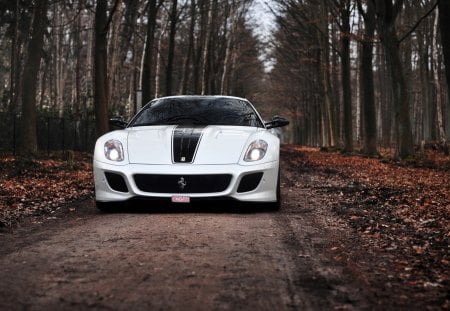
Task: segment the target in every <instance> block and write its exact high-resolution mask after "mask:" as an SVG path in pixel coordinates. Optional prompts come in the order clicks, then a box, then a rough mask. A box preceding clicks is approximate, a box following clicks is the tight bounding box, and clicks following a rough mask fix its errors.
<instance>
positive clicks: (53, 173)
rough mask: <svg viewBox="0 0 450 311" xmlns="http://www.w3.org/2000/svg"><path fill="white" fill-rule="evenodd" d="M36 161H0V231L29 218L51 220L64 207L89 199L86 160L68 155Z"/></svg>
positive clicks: (91, 188) (82, 155)
mask: <svg viewBox="0 0 450 311" xmlns="http://www.w3.org/2000/svg"><path fill="white" fill-rule="evenodd" d="M58 158H61V156H60V157H54V158H51V159H38V160H18V159H15V158H14V157H11V156H9V157H1V158H0V230H7V229H10V228H12V227H14V226H16V225H17V223H19V222H20V221H21V220H22V219H24V218H29V217H28V216H36V217H35V218H36V219H34V220H33V221H39V220H38V219H37V218H39V217H40V218H42V217H44V218H51V217H52V214H53V213H55V212H56V211H57V210H58V209H60V208H61V207H62V206H64V205H67V204H66V203H69V202H73V201H75V200H78V199H81V198H83V197H86V196H90V195H92V191H93V181H92V173H91V171H92V165H91V160H90V158H89V156H87V155H85V154H75V156H73V154H72V153H71V154H70V156H69V159H67V160H61V159H58Z"/></svg>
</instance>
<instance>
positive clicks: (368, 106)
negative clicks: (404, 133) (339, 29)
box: [358, 0, 377, 155]
mask: <svg viewBox="0 0 450 311" xmlns="http://www.w3.org/2000/svg"><path fill="white" fill-rule="evenodd" d="M358 8H359V12H360V14H361V15H362V16H363V19H364V26H365V27H364V29H365V33H364V38H363V40H362V41H361V45H362V51H361V87H362V98H361V101H362V102H363V107H364V108H363V118H364V122H363V124H364V139H363V141H364V146H363V152H364V153H365V154H367V155H375V154H377V120H376V108H375V90H374V79H373V69H372V68H373V43H372V42H373V39H374V33H375V27H376V20H375V7H374V6H373V3H372V2H371V1H368V2H367V7H366V11H365V12H364V11H363V8H362V5H361V0H358Z"/></svg>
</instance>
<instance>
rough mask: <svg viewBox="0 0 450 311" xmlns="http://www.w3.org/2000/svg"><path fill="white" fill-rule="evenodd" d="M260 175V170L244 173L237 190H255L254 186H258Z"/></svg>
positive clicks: (240, 191)
mask: <svg viewBox="0 0 450 311" xmlns="http://www.w3.org/2000/svg"><path fill="white" fill-rule="evenodd" d="M262 176H263V173H262V172H261V173H253V174H248V175H245V176H244V177H242V179H241V182H240V183H239V187H238V190H237V192H239V193H242V192H249V191H253V190H255V189H256V187H258V185H259V183H260V181H261V178H262Z"/></svg>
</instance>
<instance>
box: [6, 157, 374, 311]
mask: <svg viewBox="0 0 450 311" xmlns="http://www.w3.org/2000/svg"><path fill="white" fill-rule="evenodd" d="M284 167H286V168H285V169H284V172H283V173H284V174H283V179H282V185H283V187H282V192H283V195H284V198H283V202H284V203H283V207H282V209H281V211H279V212H270V211H265V210H261V209H259V208H258V206H254V207H252V208H249V207H245V206H243V207H233V208H232V209H230V204H232V203H227V204H226V205H222V206H219V207H217V206H213V205H208V204H203V205H201V206H185V205H183V206H175V207H174V206H159V207H158V208H156V209H155V206H140V207H136V208H133V210H132V211H128V210H121V211H119V212H116V213H110V214H105V213H101V212H98V211H97V210H96V209H95V208H94V206H93V202H92V201H91V200H85V201H81V202H78V203H76V204H75V205H74V208H75V211H74V212H72V213H64V214H61V215H58V217H54V218H56V219H53V218H51V219H49V220H47V221H45V223H44V224H42V225H31V226H26V227H25V226H24V227H22V228H18V229H17V230H15V231H14V232H13V233H8V234H2V235H0V310H19V309H20V310H23V309H27V310H42V309H46V310H53V309H59V310H83V309H90V310H103V309H114V310H155V309H164V310H167V309H169V310H171V309H172V310H174V309H175V310H237V309H239V310H329V309H346V310H353V309H355V310H360V309H368V308H374V307H375V308H376V306H375V305H374V300H373V299H372V298H370V297H369V294H368V293H367V292H366V290H365V288H364V287H365V286H364V282H363V280H361V279H358V278H355V277H354V273H352V271H350V270H349V267H348V265H345V264H343V263H342V262H341V261H339V260H335V258H334V257H335V254H334V253H333V250H334V249H335V245H338V244H339V241H340V240H342V239H346V237H347V236H349V235H351V230H350V229H349V228H348V227H347V226H346V225H345V224H344V223H342V222H341V221H340V220H339V219H338V218H337V217H336V216H335V215H333V213H332V212H331V210H330V207H328V206H327V204H326V202H323V201H322V199H321V197H320V195H319V194H318V193H316V192H315V191H313V190H312V189H311V187H308V188H306V187H303V186H302V185H304V184H306V183H314V182H315V176H314V174H313V172H303V173H302V174H301V175H299V174H297V173H298V172H296V171H295V169H294V168H293V167H291V166H290V165H288V164H287V163H285V165H284ZM294 188H295V191H294V190H293V189H294ZM152 204H154V203H152Z"/></svg>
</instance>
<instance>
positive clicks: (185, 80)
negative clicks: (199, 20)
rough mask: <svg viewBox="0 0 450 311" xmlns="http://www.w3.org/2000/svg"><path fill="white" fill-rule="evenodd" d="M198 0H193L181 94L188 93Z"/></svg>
mask: <svg viewBox="0 0 450 311" xmlns="http://www.w3.org/2000/svg"><path fill="white" fill-rule="evenodd" d="M195 16H196V1H195V0H191V12H190V18H191V20H190V24H189V42H188V48H187V51H186V56H185V59H184V65H183V73H182V76H181V82H180V94H186V92H187V86H188V80H189V62H190V60H191V59H192V58H193V55H192V51H193V48H194V31H195Z"/></svg>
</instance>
